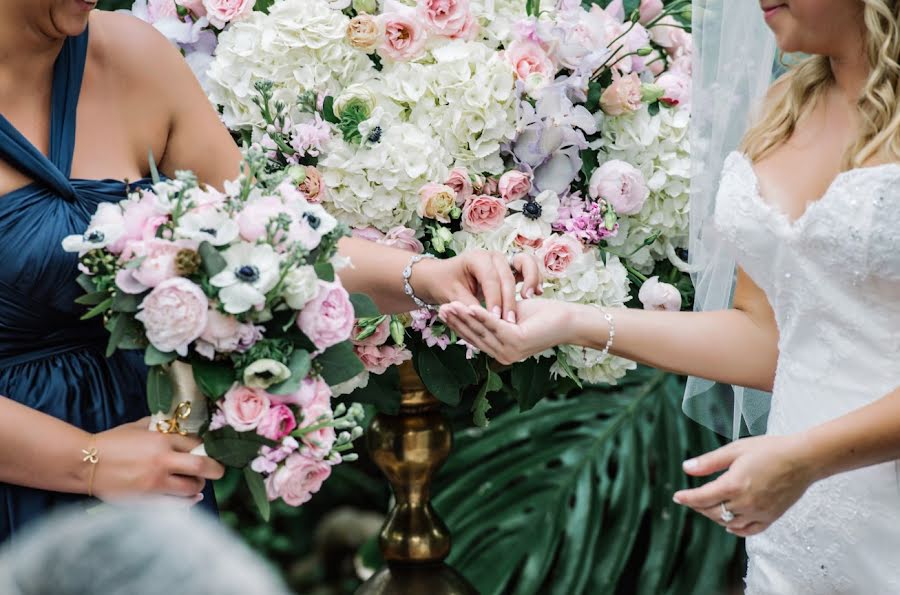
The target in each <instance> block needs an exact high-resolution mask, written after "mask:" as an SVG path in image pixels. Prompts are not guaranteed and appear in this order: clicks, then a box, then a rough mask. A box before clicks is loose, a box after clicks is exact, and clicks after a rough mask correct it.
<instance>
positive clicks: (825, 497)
mask: <svg viewBox="0 0 900 595" xmlns="http://www.w3.org/2000/svg"><path fill="white" fill-rule="evenodd" d="M715 225H716V228H717V229H718V230H719V231H720V233H721V234H722V235H723V236H724V238H725V240H726V242H727V243H728V244H731V247H732V248H733V249H734V251H735V257H736V260H737V263H738V264H739V266H741V267H742V268H743V269H744V270H745V271H746V272H747V274H748V275H749V276H750V277H751V278H752V279H753V280H754V281H755V282H756V283H757V284H758V285H759V286H760V287H761V288H762V289H763V290H764V291H765V293H766V295H767V296H768V299H769V302H770V303H771V305H772V308H773V310H774V312H775V317H776V319H777V322H778V329H779V335H780V337H779V342H778V348H779V353H780V354H779V357H778V367H777V372H776V376H775V386H774V390H773V394H772V407H771V411H770V413H769V424H768V433H769V434H791V433H795V432H800V431H802V430H805V429H807V428H810V427H812V426H816V425H818V424H821V423H823V422H826V421H828V420H831V419H834V418H836V417H840V416H842V415H844V414H846V413H849V412H851V411H853V410H854V409H858V408H859V407H862V406H864V405H866V404H868V403H871V402H873V401H875V400H877V399H879V398H881V397H883V396H884V395H886V394H888V393H889V392H891V391H892V390H894V389H896V388H897V387H898V386H900V165H898V164H888V165H881V166H876V167H870V168H862V169H855V170H851V171H847V172H844V173H842V174H841V175H839V176H838V177H837V179H835V180H834V182H833V183H832V185H831V186H830V187H829V188H828V190H827V192H826V193H825V195H824V196H822V198H821V199H819V200H818V201H817V202H814V203H812V204H811V205H810V206H809V207H808V209H807V210H806V212H805V213H804V214H803V215H802V216H801V217H800V218H799V219H797V220H796V221H791V220H789V218H788V217H787V216H786V215H785V214H784V213H783V212H782V211H780V210H779V209H778V208H777V207H776V206H774V205H771V204H769V203H767V202H766V200H765V197H763V196H761V195H760V192H759V188H758V184H757V178H756V175H755V172H754V170H753V169H752V167H751V164H750V162H749V160H748V159H747V158H746V157H745V156H744V155H742V154H739V153H733V154H731V155H730V156H729V157H728V159H727V160H726V162H725V168H724V170H723V174H722V181H721V185H720V189H719V194H718V197H717V204H716V214H715ZM898 470H900V466H898V464H897V463H894V462H891V463H886V464H881V465H875V466H871V467H866V468H863V469H859V470H856V471H852V472H849V473H843V474H840V475H836V476H833V477H830V478H828V479H825V480H823V481H820V482H818V483H816V484H814V485H813V486H812V487H810V489H809V490H808V491H807V492H806V494H805V495H804V496H803V497H802V498H801V499H800V500H799V501H798V502H797V503H796V504H795V505H794V506H793V507H792V508H791V509H789V510H788V511H787V513H786V514H785V515H784V516H783V517H781V518H780V519H779V520H778V521H776V522H775V523H774V524H773V525H772V526H771V527H770V528H769V529H767V530H766V531H764V532H763V533H761V534H760V535H758V536H755V537H751V538H750V539H748V540H747V552H748V556H749V559H750V562H749V568H748V573H747V593H748V594H752V595H757V594H767V595H768V594H776V595H782V594H783V595H795V594H797V595H800V594H807V593H808V594H815V595H826V594H831V593H849V594H859V595H863V594H865V595H869V594H872V595H880V594H900V473H898Z"/></svg>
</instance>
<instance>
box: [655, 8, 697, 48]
mask: <svg viewBox="0 0 900 595" xmlns="http://www.w3.org/2000/svg"><path fill="white" fill-rule="evenodd" d="M650 39H652V40H653V42H654V43H655V44H656V45H659V46H662V47H664V48H665V49H666V51H667V52H668V53H669V55H670V56H675V55H679V54H684V53H690V51H691V50H692V49H693V38H692V37H691V34H690V33H688V32H686V31H685V30H684V26H682V24H681V23H679V22H678V20H676V19H675V17H673V16H671V15H668V16H665V17H663V18H661V19H660V20H659V22H657V23H656V24H655V25H654V26H653V27H652V28H651V29H650Z"/></svg>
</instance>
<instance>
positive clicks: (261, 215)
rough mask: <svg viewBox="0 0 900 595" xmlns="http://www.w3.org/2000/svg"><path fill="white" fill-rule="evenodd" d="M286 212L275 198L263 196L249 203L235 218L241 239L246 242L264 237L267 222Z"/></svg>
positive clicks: (279, 200) (278, 199)
mask: <svg viewBox="0 0 900 595" xmlns="http://www.w3.org/2000/svg"><path fill="white" fill-rule="evenodd" d="M287 212H288V211H287V208H286V207H285V206H284V204H283V203H282V202H281V199H280V198H278V197H277V196H263V197H261V198H257V199H254V200H251V201H249V202H248V203H247V204H246V206H245V207H244V208H243V210H241V212H240V213H239V214H238V216H237V224H238V227H239V228H240V230H241V237H242V238H244V239H245V240H247V241H248V242H255V241H256V240H258V239H260V238H264V237H266V228H267V226H268V225H269V221H270V220H271V219H272V218H274V217H277V216H278V215H279V214H280V213H287Z"/></svg>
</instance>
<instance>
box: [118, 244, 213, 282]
mask: <svg viewBox="0 0 900 595" xmlns="http://www.w3.org/2000/svg"><path fill="white" fill-rule="evenodd" d="M182 250H197V242H192V241H190V240H178V241H175V242H170V241H169V240H161V239H157V238H153V239H150V240H147V241H143V242H130V243H129V244H128V246H127V247H126V249H125V252H124V253H123V254H122V258H123V260H132V259H135V258H143V261H141V264H140V265H138V266H137V267H136V268H133V269H121V270H120V271H119V272H118V273H117V274H116V285H118V287H119V289H121V290H122V291H124V292H125V293H143V292H145V291H147V290H148V289H150V288H151V287H156V286H157V285H159V284H160V283H162V282H163V281H168V280H169V279H173V278H175V277H177V276H178V273H177V271H176V267H175V257H176V256H178V253H179V252H181V251H182Z"/></svg>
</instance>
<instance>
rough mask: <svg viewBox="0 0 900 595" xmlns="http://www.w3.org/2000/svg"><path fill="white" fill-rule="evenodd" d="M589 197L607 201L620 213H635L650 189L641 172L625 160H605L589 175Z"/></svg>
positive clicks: (644, 200)
mask: <svg viewBox="0 0 900 595" xmlns="http://www.w3.org/2000/svg"><path fill="white" fill-rule="evenodd" d="M589 193H590V195H591V198H594V199H601V198H602V199H603V200H605V201H607V202H609V203H610V204H611V205H612V206H613V208H614V209H615V210H616V213H618V214H620V215H635V214H637V213H639V212H640V210H641V209H642V208H643V207H644V202H646V200H647V197H648V196H650V190H649V189H648V188H647V183H646V182H645V181H644V176H643V175H642V174H641V172H640V171H639V170H638V169H637V168H636V167H634V166H633V165H631V164H630V163H626V162H625V161H619V160H618V159H613V160H610V161H607V162H606V163H604V164H603V165H601V166H600V167H598V168H597V169H596V170H594V173H593V175H592V176H591V181H590V187H589Z"/></svg>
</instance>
